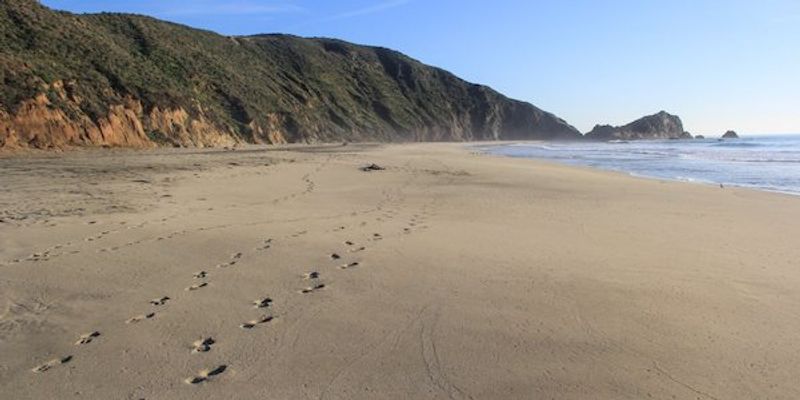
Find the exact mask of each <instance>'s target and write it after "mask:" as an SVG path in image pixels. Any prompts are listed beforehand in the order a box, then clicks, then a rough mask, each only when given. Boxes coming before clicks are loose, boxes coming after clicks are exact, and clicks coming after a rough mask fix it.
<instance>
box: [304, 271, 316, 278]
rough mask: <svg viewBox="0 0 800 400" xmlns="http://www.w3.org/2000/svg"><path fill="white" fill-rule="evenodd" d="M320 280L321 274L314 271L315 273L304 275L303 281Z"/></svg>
mask: <svg viewBox="0 0 800 400" xmlns="http://www.w3.org/2000/svg"><path fill="white" fill-rule="evenodd" d="M318 278H319V272H317V271H313V272H309V273H307V274H303V279H318Z"/></svg>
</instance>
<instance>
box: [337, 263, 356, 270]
mask: <svg viewBox="0 0 800 400" xmlns="http://www.w3.org/2000/svg"><path fill="white" fill-rule="evenodd" d="M359 265H360V264H359V263H357V262H351V263H349V264H342V265H340V266H339V269H350V268H355V267H357V266H359Z"/></svg>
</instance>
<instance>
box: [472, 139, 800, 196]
mask: <svg viewBox="0 0 800 400" xmlns="http://www.w3.org/2000/svg"><path fill="white" fill-rule="evenodd" d="M547 143H548V142H545V141H522V142H520V141H514V142H500V143H497V146H503V145H514V144H547ZM466 147H476V148H477V147H481V145H475V146H472V145H471V144H468V145H467V146H466ZM487 147H488V146H487ZM493 147H494V146H493ZM479 152H480V154H482V155H485V156H494V157H502V158H516V159H525V160H533V161H537V162H544V163H549V164H555V165H561V166H565V167H574V168H588V169H591V170H598V171H606V172H611V173H618V174H623V175H626V176H629V177H632V178H642V179H652V180H656V181H666V182H682V183H689V184H696V185H702V186H716V187H718V186H719V185H724V188H738V189H747V190H754V191H758V192H767V193H775V194H781V195H788V196H792V197H798V196H800V191H796V192H792V191H786V190H778V189H769V188H765V187H760V186H755V185H745V184H738V183H731V182H715V181H711V180H704V179H700V178H689V177H674V178H670V177H663V176H655V175H648V174H646V173H638V172H633V171H627V170H624V169H615V168H611V167H603V166H590V165H582V164H570V163H567V162H562V161H559V160H555V159H552V158H547V157H535V156H511V155H503V154H494V153H492V152H491V151H489V150H488V149H480V150H479Z"/></svg>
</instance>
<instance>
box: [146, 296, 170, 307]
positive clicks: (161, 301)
mask: <svg viewBox="0 0 800 400" xmlns="http://www.w3.org/2000/svg"><path fill="white" fill-rule="evenodd" d="M170 300H172V299H170V298H169V297H167V296H164V297H161V298H158V299H153V300H150V304H152V305H154V306H163V305H164V304H167V302H168V301H170Z"/></svg>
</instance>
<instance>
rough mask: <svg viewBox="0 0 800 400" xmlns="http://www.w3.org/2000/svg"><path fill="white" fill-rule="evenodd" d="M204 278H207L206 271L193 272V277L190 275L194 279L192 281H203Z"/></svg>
mask: <svg viewBox="0 0 800 400" xmlns="http://www.w3.org/2000/svg"><path fill="white" fill-rule="evenodd" d="M206 276H208V273H207V272H206V271H199V272H195V273H194V275H192V278H194V279H203V278H205V277H206Z"/></svg>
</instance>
